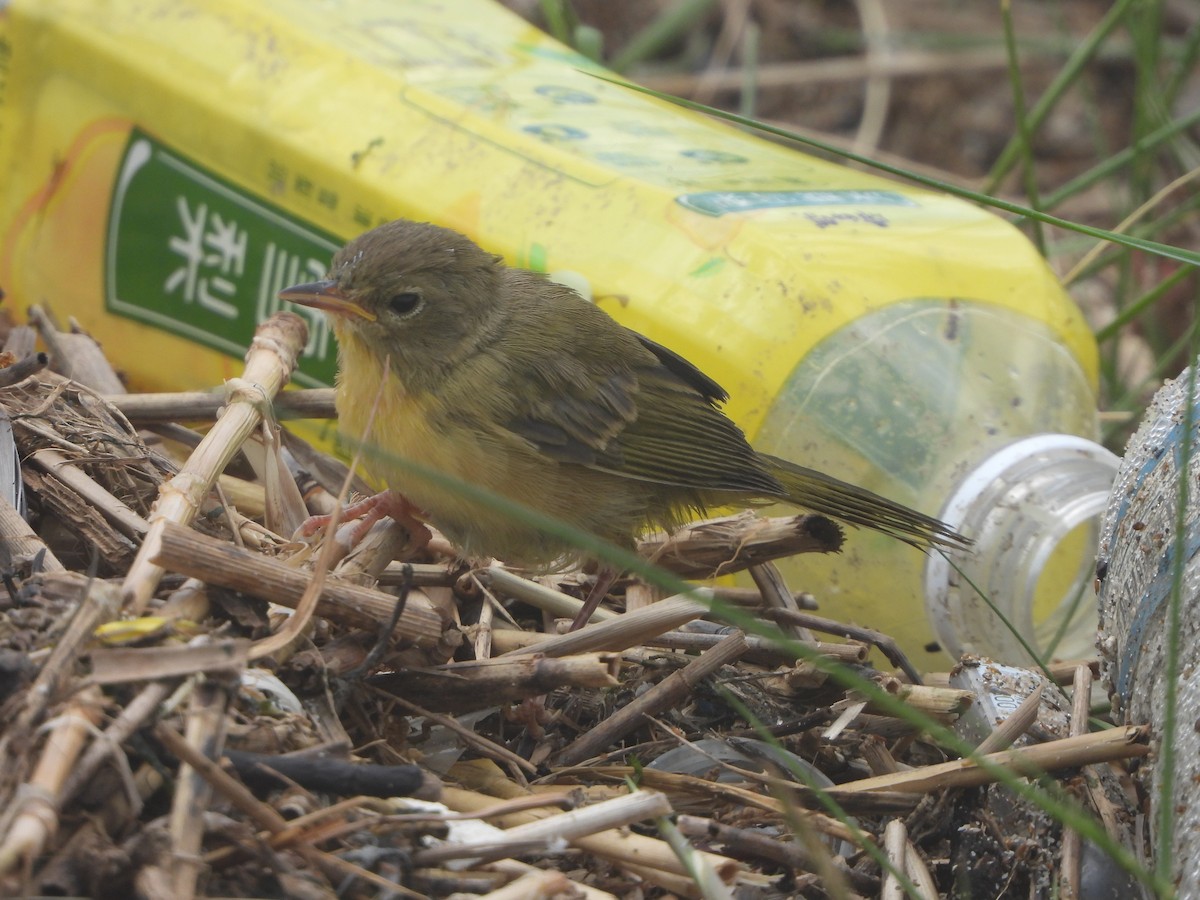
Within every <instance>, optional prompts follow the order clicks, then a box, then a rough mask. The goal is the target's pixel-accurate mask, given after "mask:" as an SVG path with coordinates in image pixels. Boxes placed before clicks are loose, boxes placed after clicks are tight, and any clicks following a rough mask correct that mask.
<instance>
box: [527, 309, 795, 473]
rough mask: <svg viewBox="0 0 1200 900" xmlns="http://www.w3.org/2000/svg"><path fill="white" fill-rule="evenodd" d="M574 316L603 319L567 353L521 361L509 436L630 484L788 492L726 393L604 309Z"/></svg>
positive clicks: (579, 334)
mask: <svg viewBox="0 0 1200 900" xmlns="http://www.w3.org/2000/svg"><path fill="white" fill-rule="evenodd" d="M574 311H575V312H576V313H577V315H578V316H580V317H581V318H583V320H584V322H585V323H586V322H588V321H589V319H591V317H593V315H600V316H605V320H604V321H599V320H596V322H595V325H596V327H595V328H593V329H588V328H587V327H580V328H577V329H574V330H572V333H571V335H570V340H571V341H572V343H571V345H569V346H559V347H555V348H547V349H546V352H544V353H541V354H537V355H531V356H530V357H529V358H528V359H526V360H524V361H523V363H522V369H521V371H520V372H519V373H514V376H515V378H514V381H513V383H518V382H519V383H520V384H521V385H522V390H521V392H520V395H519V397H518V400H517V403H518V408H516V409H514V410H513V414H512V415H510V416H508V417H507V418H506V420H505V427H506V428H507V429H508V430H509V431H510V432H511V433H513V434H515V435H517V436H519V437H520V438H521V439H523V440H525V441H527V442H529V443H530V444H532V445H533V446H534V447H536V448H537V449H538V450H539V451H540V452H542V453H544V454H545V455H546V456H548V457H549V458H551V459H553V460H556V461H558V462H561V463H572V464H576V465H583V466H589V467H592V468H597V469H602V470H604V471H608V472H612V473H614V474H618V475H622V476H625V477H627V478H633V479H639V480H642V481H648V482H654V483H658V484H667V485H677V486H681V487H687V488H692V489H695V490H697V491H736V492H742V493H750V494H755V495H760V496H773V495H779V494H781V493H782V487H781V485H780V484H779V482H778V481H777V480H776V479H775V478H774V477H773V476H772V475H771V474H770V473H769V472H768V471H767V470H766V468H765V467H764V466H763V465H762V464H761V463H760V462H759V460H758V457H757V455H756V454H755V453H754V451H753V449H751V447H750V445H749V444H748V443H747V441H746V438H745V435H743V434H742V431H741V429H739V428H738V427H737V426H736V425H734V424H733V422H732V421H730V420H729V418H728V417H726V416H725V414H724V413H722V412H721V411H720V409H719V408H718V407H717V405H716V404H717V403H718V402H720V401H722V400H724V399H725V397H726V394H725V391H724V390H722V388H721V387H720V385H718V384H717V383H716V382H714V381H713V380H712V379H711V378H709V377H708V376H707V375H705V374H703V373H702V372H701V371H700V370H699V369H697V368H696V367H695V366H693V365H692V364H691V363H689V362H688V361H687V360H685V359H684V358H683V357H681V356H679V355H678V354H676V353H674V352H672V351H670V350H668V349H666V348H665V347H662V346H660V345H659V344H656V343H654V342H653V341H651V340H649V339H647V338H643V337H642V336H641V335H638V334H637V333H635V332H633V331H630V330H628V329H626V328H623V327H622V326H619V325H617V324H616V323H614V322H613V321H612V320H611V319H608V317H607V316H606V315H605V314H604V313H602V312H600V311H599V310H595V309H594V308H591V307H589V309H588V311H584V310H574ZM577 324H579V323H577ZM614 329H615V330H614ZM589 335H590V338H591V340H590V341H589ZM509 393H510V394H512V393H514V392H512V391H510V392H509Z"/></svg>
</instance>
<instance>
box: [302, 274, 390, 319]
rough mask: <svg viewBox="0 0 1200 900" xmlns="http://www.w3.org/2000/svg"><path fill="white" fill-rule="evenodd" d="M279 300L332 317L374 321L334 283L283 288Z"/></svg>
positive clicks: (317, 283) (370, 315) (373, 317)
mask: <svg viewBox="0 0 1200 900" xmlns="http://www.w3.org/2000/svg"><path fill="white" fill-rule="evenodd" d="M279 299H280V300H290V301H291V302H292V303H299V304H300V305H301V306H311V307H313V308H315V309H323V310H325V312H328V313H333V314H334V315H340V316H358V317H359V318H360V319H366V320H367V321H368V322H374V321H375V314H374V313H373V312H371V311H370V310H368V309H366V308H365V307H364V306H363V305H362V304H360V303H356V302H355V301H354V300H351V299H350V298H349V297H347V296H346V295H345V294H344V293H342V291H341V290H340V289H339V288H338V286H337V282H336V281H313V282H310V283H308V284H297V285H295V286H294V287H290V288H284V289H283V290H282V291H280V292H279Z"/></svg>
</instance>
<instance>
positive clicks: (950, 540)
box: [760, 453, 971, 550]
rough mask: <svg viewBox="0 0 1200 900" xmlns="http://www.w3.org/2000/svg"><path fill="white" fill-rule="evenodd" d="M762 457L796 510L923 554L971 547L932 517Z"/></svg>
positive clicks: (966, 541) (832, 480)
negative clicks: (837, 521)
mask: <svg viewBox="0 0 1200 900" xmlns="http://www.w3.org/2000/svg"><path fill="white" fill-rule="evenodd" d="M760 456H761V458H762V459H763V460H764V461H765V462H766V463H767V466H768V469H769V471H770V473H771V474H772V475H773V476H775V478H776V479H777V480H778V481H779V483H780V484H782V485H783V488H784V491H785V492H786V499H787V500H788V501H789V502H791V503H794V504H796V505H797V506H802V507H804V508H805V509H810V510H812V511H813V512H818V513H822V514H824V515H827V516H832V517H834V518H836V519H841V520H842V521H844V522H849V523H850V524H852V525H861V526H863V527H865V528H873V529H874V530H876V531H880V532H883V533H884V534H888V535H891V536H892V537H894V538H897V539H898V540H901V541H904V542H905V543H906V544H912V545H913V546H914V547H918V548H920V549H922V550H929V549H932V548H934V547H942V548H944V549H948V550H962V549H966V548H967V547H970V546H971V541H970V539H969V538H966V537H963V536H962V535H961V534H959V533H958V532H957V531H955V530H954V529H953V528H951V527H950V526H949V525H947V524H946V523H945V522H942V521H941V520H939V519H935V518H934V517H933V516H927V515H925V514H924V513H920V512H917V511H916V510H915V509H910V508H908V507H907V506H904V505H903V504H901V503H896V502H895V501H893V500H888V499H887V498H886V497H881V496H879V495H878V494H875V493H872V492H871V491H868V490H866V489H865V488H860V487H856V486H855V485H853V484H849V483H847V482H845V481H839V480H838V479H837V478H834V477H832V476H830V475H825V474H822V473H821V472H817V471H815V470H813V469H808V468H805V467H804V466H798V465H796V464H795V463H790V462H788V461H787V460H784V459H778V458H776V457H774V456H768V455H766V454H765V453H764V454H760Z"/></svg>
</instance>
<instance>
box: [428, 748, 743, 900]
mask: <svg viewBox="0 0 1200 900" xmlns="http://www.w3.org/2000/svg"><path fill="white" fill-rule="evenodd" d="M459 771H460V769H459V767H458V766H455V767H454V768H453V769H452V770H451V773H452V774H457V773H458V772H459ZM509 784H511V782H509ZM512 786H513V787H514V788H515V787H516V786H515V785H512ZM442 801H443V802H444V803H445V804H446V805H447V806H449V807H450V808H451V809H453V810H457V811H459V812H477V811H479V810H482V809H487V808H488V807H489V806H492V805H494V804H495V798H494V797H489V796H487V795H486V794H480V793H477V792H475V791H472V790H466V789H464V788H457V787H450V786H447V787H446V788H445V792H444V794H443V797H442ZM547 815H548V813H545V812H543V811H541V810H529V811H525V812H520V813H514V814H512V815H509V816H505V817H503V819H501V820H500V821H499V823H498V824H500V825H502V826H503V827H505V828H512V827H515V826H517V825H521V824H523V823H526V822H532V821H534V820H536V819H544V818H546V816H547ZM571 843H573V844H574V845H575V846H576V847H578V848H579V849H580V850H583V851H585V852H587V853H593V854H595V855H596V856H600V857H603V858H604V859H607V860H609V861H610V862H613V863H615V864H617V865H627V864H641V865H643V866H646V867H647V868H649V869H657V870H661V871H663V872H667V873H669V874H675V875H680V876H684V877H687V876H688V875H689V873H688V871H687V869H686V868H685V867H684V866H683V864H682V863H681V862H680V861H679V859H678V858H677V857H676V856H675V854H674V853H673V852H672V851H671V848H670V847H668V846H667V843H666V841H661V840H658V839H656V838H651V837H645V836H644V835H640V834H633V833H630V832H628V831H625V830H622V829H611V830H609V831H602V832H598V833H596V834H589V835H586V836H583V837H578V838H576V839H575V840H573V841H572V842H571ZM700 852H701V853H703V855H704V857H705V858H706V859H707V860H708V862H709V864H710V865H711V866H712V867H713V869H714V870H715V871H716V872H717V874H718V875H719V876H720V878H721V880H722V881H724V882H725V883H726V884H731V883H732V881H733V879H734V877H736V875H737V873H738V871H739V870H740V868H741V866H740V865H739V864H738V863H737V862H736V861H735V860H732V859H730V858H729V857H726V856H721V855H720V854H717V853H710V852H706V851H700Z"/></svg>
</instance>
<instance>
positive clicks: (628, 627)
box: [506, 589, 708, 656]
mask: <svg viewBox="0 0 1200 900" xmlns="http://www.w3.org/2000/svg"><path fill="white" fill-rule="evenodd" d="M696 596H704V592H703V589H697V590H696V591H694V592H693V593H692V594H687V595H684V594H679V595H677V596H675V597H668V598H667V599H666V600H663V601H661V602H660V603H655V604H653V605H652V606H646V607H643V608H642V609H638V610H634V611H633V612H628V613H625V614H624V615H621V616H617V617H615V618H613V619H609V620H607V621H604V622H601V623H599V624H598V625H595V624H594V625H588V626H586V627H584V628H580V629H579V630H578V631H572V632H570V633H568V634H560V635H558V636H556V637H552V638H550V639H549V640H546V641H541V642H540V643H538V644H535V645H534V646H532V647H530V648H527V649H520V650H513V651H510V652H511V654H512V655H514V656H515V655H517V654H520V653H541V654H544V655H546V656H573V655H575V654H577V653H590V652H592V651H595V650H624V649H626V648H627V647H633V646H635V645H637V644H641V643H643V642H644V641H647V640H649V639H650V638H652V637H654V636H656V635H660V634H662V633H663V632H665V631H671V630H672V629H675V628H678V627H679V626H680V625H683V624H684V623H685V622H690V621H692V620H693V619H698V618H700V617H701V616H703V615H704V614H705V613H707V612H708V607H707V606H706V605H705V604H704V603H701V602H700V601H698V600H695V599H693V598H694V597H696ZM506 655H507V654H506Z"/></svg>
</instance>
